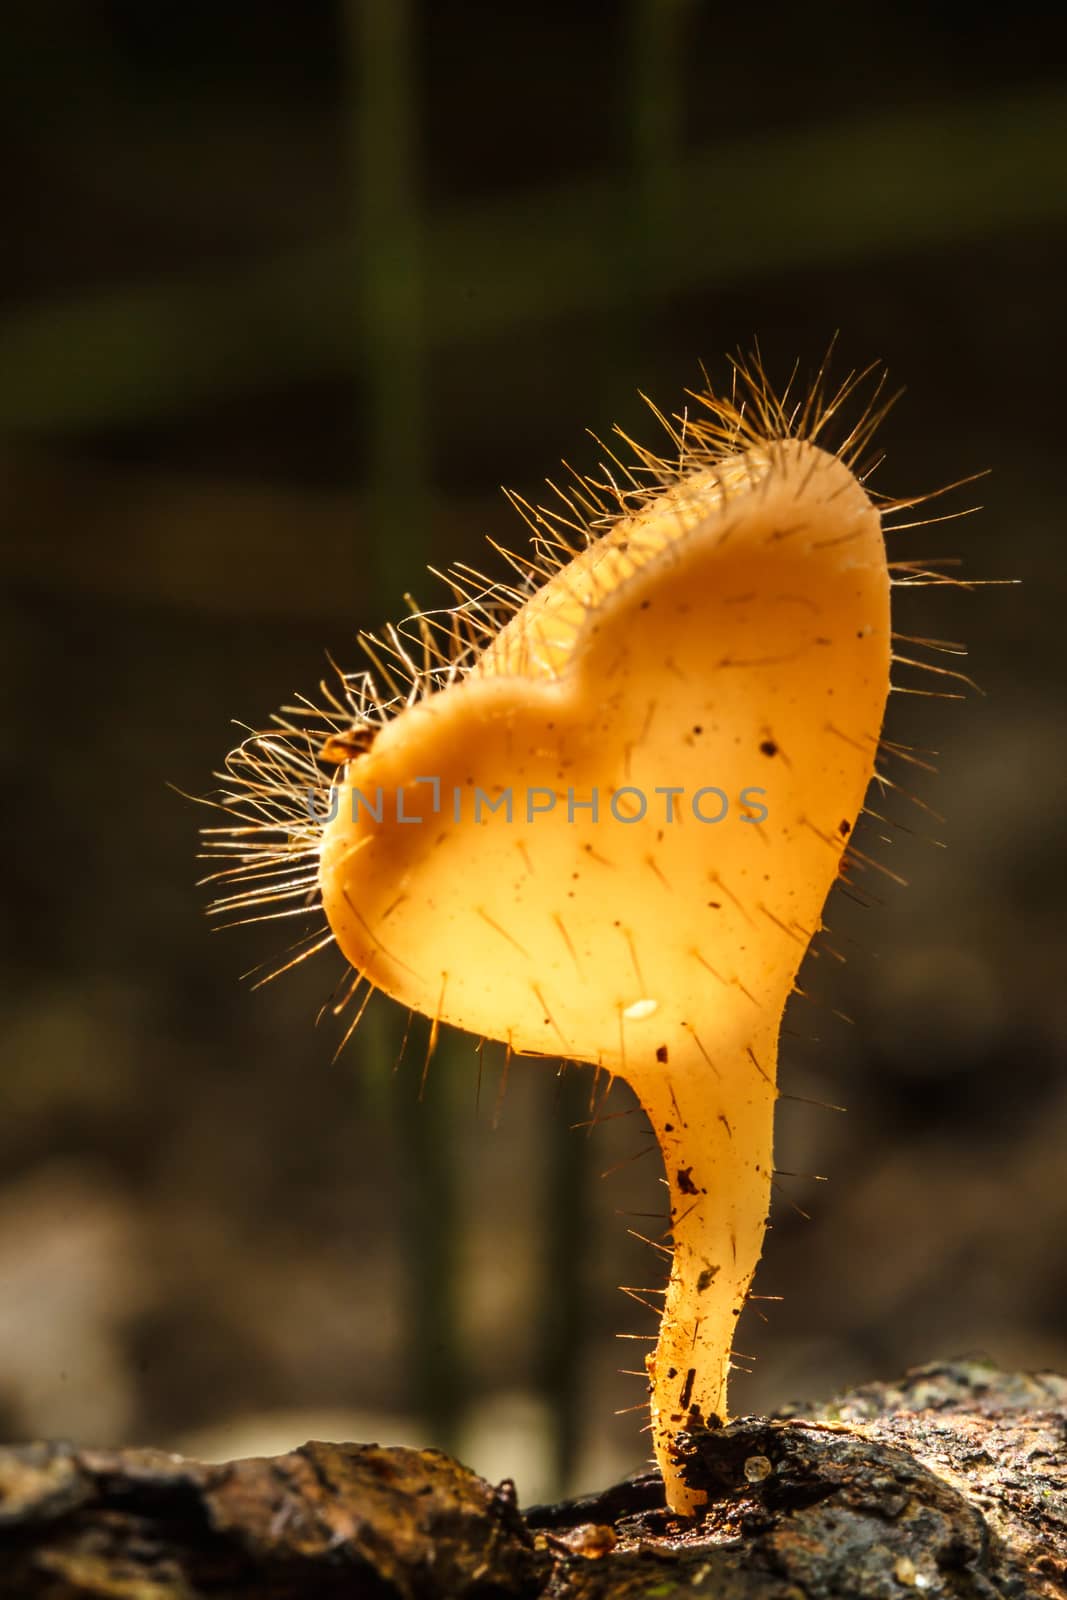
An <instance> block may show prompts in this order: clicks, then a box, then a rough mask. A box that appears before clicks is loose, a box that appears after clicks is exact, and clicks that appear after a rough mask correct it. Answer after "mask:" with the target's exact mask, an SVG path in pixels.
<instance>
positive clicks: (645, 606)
mask: <svg viewBox="0 0 1067 1600" xmlns="http://www.w3.org/2000/svg"><path fill="white" fill-rule="evenodd" d="M651 604H652V601H651V600H642V601H641V610H642V611H647V610H648V608H649V606H650V605H651Z"/></svg>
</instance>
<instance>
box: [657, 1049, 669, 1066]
mask: <svg viewBox="0 0 1067 1600" xmlns="http://www.w3.org/2000/svg"><path fill="white" fill-rule="evenodd" d="M656 1060H657V1061H658V1062H659V1063H660V1064H661V1066H664V1067H665V1066H666V1065H667V1046H666V1045H665V1044H660V1045H657V1046H656Z"/></svg>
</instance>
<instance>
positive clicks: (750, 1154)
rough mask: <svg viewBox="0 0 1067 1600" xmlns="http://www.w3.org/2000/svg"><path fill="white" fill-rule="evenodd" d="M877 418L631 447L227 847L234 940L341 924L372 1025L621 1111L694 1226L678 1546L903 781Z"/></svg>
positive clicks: (670, 1484)
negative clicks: (629, 1101) (885, 747)
mask: <svg viewBox="0 0 1067 1600" xmlns="http://www.w3.org/2000/svg"><path fill="white" fill-rule="evenodd" d="M880 387H881V386H880V384H879V385H878V387H877V389H876V391H875V397H874V399H872V401H871V403H870V404H869V405H868V406H867V407H866V409H864V410H863V413H862V415H861V416H860V418H859V420H858V421H857V422H856V424H855V426H854V427H853V428H852V429H851V431H850V432H849V434H848V437H847V438H846V439H845V441H844V443H843V444H842V445H840V446H839V447H838V448H837V449H836V450H835V451H831V450H830V449H829V448H828V447H827V446H826V444H825V435H826V434H827V433H828V432H829V431H830V428H831V424H833V423H836V421H837V419H838V418H839V416H840V415H841V412H842V407H843V405H844V403H845V401H846V400H848V399H849V397H850V396H851V395H852V394H853V392H854V389H855V383H854V382H853V381H851V380H850V381H849V382H847V383H846V384H845V385H843V386H842V387H841V388H840V389H838V391H837V392H836V393H835V394H833V395H826V393H825V392H824V387H823V382H822V374H820V377H819V380H818V381H817V382H816V384H815V386H814V389H813V390H812V392H811V393H810V395H809V396H808V398H807V400H806V401H805V402H804V403H802V404H799V405H796V406H791V405H790V403H789V402H788V400H787V398H786V397H784V396H783V397H780V398H776V397H775V395H774V394H773V392H772V391H771V390H770V388H769V386H768V385H767V383H766V381H765V379H764V377H763V373H762V368H761V367H760V366H759V364H758V363H756V364H755V365H754V366H746V365H744V364H740V363H739V364H738V365H737V366H736V368H735V382H734V385H733V389H732V392H731V395H730V396H729V398H720V397H715V396H714V395H712V394H711V393H701V394H698V395H695V396H694V397H693V399H694V400H695V401H696V402H697V407H698V410H697V412H696V414H695V415H694V414H692V413H688V414H687V415H685V416H684V417H682V418H679V419H677V422H676V423H670V422H667V421H665V419H663V418H660V421H661V422H663V424H664V426H665V427H666V429H667V432H668V435H669V437H670V441H671V455H670V457H669V458H667V459H662V458H660V457H658V456H655V455H653V454H651V453H650V452H648V451H646V450H644V449H642V448H640V447H638V446H636V445H633V444H632V442H631V441H629V440H627V441H626V444H627V445H628V447H629V448H630V449H631V450H632V452H633V465H632V468H631V469H623V470H625V471H627V477H626V482H625V485H624V486H618V485H617V483H616V481H615V477H614V476H613V471H614V469H612V470H611V471H608V472H607V483H606V484H596V483H593V482H591V481H587V480H582V479H578V480H577V483H576V487H575V489H574V490H573V492H572V493H571V494H570V495H569V496H565V497H564V498H565V500H566V505H565V507H564V510H563V512H562V513H561V514H555V513H551V512H548V511H544V510H542V509H538V510H532V509H531V508H529V507H525V508H524V510H525V512H526V514H527V517H528V520H529V521H530V523H531V526H532V527H533V530H534V534H535V539H534V546H533V553H532V555H531V556H529V557H520V556H516V557H511V558H509V559H510V560H511V564H512V566H513V568H514V569H515V570H516V571H517V572H518V573H519V575H520V582H519V584H518V585H516V586H515V587H514V588H508V587H506V586H502V585H499V584H497V585H488V583H487V580H481V579H480V578H479V575H477V574H474V575H473V578H474V581H475V587H473V588H472V587H471V583H470V580H468V578H467V576H466V569H465V570H464V573H462V574H453V575H452V576H451V578H450V582H451V584H452V588H453V596H454V601H455V603H454V605H452V606H451V607H449V608H448V609H447V610H446V611H442V612H437V613H435V612H428V613H417V612H416V613H414V614H413V616H412V617H411V618H409V619H408V620H407V622H406V623H405V624H404V625H402V626H401V627H398V628H389V629H388V630H386V633H385V636H384V638H382V639H370V638H368V639H366V640H365V641H364V642H365V646H366V649H367V651H368V654H369V655H370V657H371V660H372V662H373V664H374V669H373V671H372V672H366V673H361V674H359V675H357V676H353V677H343V678H342V680H341V682H342V692H341V693H340V694H337V693H335V692H333V691H331V690H330V689H329V688H328V686H324V690H325V693H326V697H327V698H326V705H325V708H324V709H322V710H321V711H319V710H317V709H315V708H312V707H311V706H310V705H308V706H306V707H303V708H300V714H299V716H297V715H295V714H294V713H292V712H290V713H288V714H284V715H282V716H281V717H279V718H278V719H276V720H277V722H278V731H276V732H272V733H270V734H264V735H256V736H254V737H253V738H251V739H250V740H248V741H246V743H245V744H244V745H242V746H241V747H240V748H239V749H238V750H237V751H235V752H234V754H233V756H231V758H230V760H229V762H228V765H227V773H226V776H227V777H228V778H229V780H230V788H229V793H228V796H227V797H226V799H225V800H224V803H225V804H226V805H227V806H228V807H230V808H231V810H232V809H236V812H237V825H236V826H232V827H227V828H225V829H220V830H215V833H216V837H215V840H214V843H215V844H217V845H218V846H221V847H223V848H227V849H230V850H231V851H236V852H237V861H236V865H235V866H232V867H230V868H229V869H228V873H229V876H231V877H232V878H234V879H236V880H237V883H236V886H235V887H234V886H233V885H231V889H232V891H233V892H230V893H228V894H227V895H226V896H225V898H224V899H223V900H222V901H221V902H220V905H221V906H223V907H224V908H226V909H229V910H233V909H235V908H236V909H238V910H239V911H241V912H242V913H243V912H245V911H248V912H249V914H250V915H255V914H258V912H259V909H260V908H261V907H264V906H265V907H266V908H267V914H275V915H290V914H301V913H303V912H305V911H306V910H307V909H308V907H309V905H311V906H317V905H319V904H321V907H322V909H323V910H324V912H325V916H326V920H327V928H326V930H325V931H322V930H320V931H319V932H317V933H315V934H313V935H311V936H309V938H308V940H307V941H306V942H305V943H304V944H303V945H302V946H300V947H299V948H298V950H297V953H296V954H295V955H294V956H293V957H292V959H291V960H290V961H287V963H286V965H291V964H292V963H293V962H294V961H298V960H302V959H303V958H304V956H305V955H307V954H310V953H312V951H314V950H317V949H319V948H321V947H322V946H323V945H325V944H328V943H330V942H332V941H335V942H336V944H337V945H338V946H339V948H340V950H341V952H342V953H343V955H344V956H345V958H346V959H347V961H348V962H349V963H350V965H351V967H352V969H354V970H353V974H352V976H351V979H350V986H349V991H348V996H346V998H348V997H349V996H351V995H352V994H353V993H355V992H356V991H357V990H359V989H360V986H361V985H363V984H365V985H366V989H365V991H361V992H362V993H364V994H365V996H369V994H370V993H371V992H372V991H373V990H374V989H380V990H383V991H384V992H385V993H386V994H389V995H391V996H393V997H394V998H395V999H396V1000H399V1001H400V1002H401V1003H402V1004H403V1005H405V1006H407V1007H409V1008H410V1009H411V1010H413V1011H417V1012H421V1013H423V1014H424V1015H425V1016H427V1017H429V1018H430V1019H432V1037H436V1030H437V1027H438V1025H439V1024H440V1023H442V1022H447V1023H451V1024H452V1025H454V1026H455V1027H457V1028H461V1029H466V1030H468V1031H469V1032H470V1033H472V1034H475V1035H478V1036H480V1037H482V1038H492V1039H497V1040H502V1041H504V1042H505V1043H506V1045H507V1046H508V1048H509V1050H510V1051H514V1052H515V1053H517V1054H532V1055H545V1056H551V1057H554V1058H559V1057H562V1058H564V1059H566V1060H569V1061H579V1062H589V1063H593V1064H594V1065H595V1066H597V1067H599V1068H601V1069H603V1070H605V1071H606V1072H608V1073H610V1074H612V1075H614V1076H618V1077H621V1078H624V1079H625V1080H626V1081H627V1082H628V1083H629V1084H630V1085H631V1087H632V1088H633V1090H634V1092H635V1093H636V1095H637V1097H638V1099H639V1100H640V1103H641V1105H642V1106H643V1108H644V1110H645V1112H646V1114H647V1116H648V1119H649V1121H650V1123H651V1125H652V1128H653V1130H654V1132H655V1136H656V1138H657V1140H658V1142H659V1146H660V1149H661V1151H662V1155H663V1161H664V1166H665V1170H666V1176H667V1181H668V1185H669V1193H670V1232H671V1237H672V1240H673V1253H672V1258H671V1267H670V1277H669V1283H668V1286H667V1289H666V1293H665V1302H664V1307H663V1313H662V1321H661V1325H660V1330H659V1337H658V1342H657V1344H656V1347H655V1350H654V1352H653V1353H652V1355H651V1356H650V1357H649V1358H648V1361H647V1370H648V1378H649V1392H650V1407H651V1423H652V1438H653V1444H654V1448H655V1453H656V1458H657V1460H658V1462H659V1465H660V1467H661V1469H662V1473H663V1479H664V1483H665V1487H666V1495H667V1502H668V1504H669V1506H670V1507H671V1508H672V1509H673V1510H675V1511H678V1512H693V1511H694V1510H696V1509H697V1508H698V1506H699V1504H700V1502H701V1500H702V1496H700V1495H698V1494H696V1493H694V1492H693V1491H691V1490H690V1489H689V1488H688V1487H687V1485H686V1483H685V1481H684V1478H683V1475H682V1471H681V1466H680V1463H679V1459H678V1454H677V1449H676V1445H677V1440H678V1436H679V1434H680V1433H682V1432H683V1431H684V1430H691V1429H693V1428H695V1427H699V1426H701V1425H708V1424H711V1423H713V1422H714V1420H715V1419H722V1418H725V1416H726V1408H727V1377H728V1373H729V1371H730V1365H731V1362H730V1356H731V1349H732V1347H733V1343H734V1332H735V1327H736V1323H737V1319H738V1317H739V1315H740V1313H741V1311H742V1309H743V1307H744V1305H745V1302H746V1298H747V1296H748V1293H749V1288H750V1285H751V1282H752V1277H753V1274H754V1272H755V1269H756V1265H757V1262H758V1260H759V1256H760V1251H761V1248H762V1243H763V1234H764V1227H765V1224H766V1219H767V1212H768V1206H769V1198H770V1185H771V1173H772V1136H773V1121H774V1107H775V1099H776V1094H777V1091H776V1068H777V1051H778V1033H779V1028H780V1024H781V1020H782V1013H783V1010H784V1008H785V1005H786V1001H787V1000H788V998H789V995H790V993H791V991H792V990H793V988H794V980H795V977H796V974H797V969H798V967H799V965H800V962H801V960H802V958H803V956H804V954H805V952H806V950H807V948H808V945H809V943H810V941H811V939H812V937H813V936H814V934H815V933H816V932H817V931H818V929H819V928H820V925H821V914H822V910H823V905H824V902H825V900H826V897H827V894H828V892H829V890H830V889H831V887H832V886H833V884H834V881H835V879H836V878H837V877H838V876H839V875H840V874H841V873H842V872H843V871H844V868H845V865H846V864H847V852H848V850H849V840H850V835H851V832H852V829H853V826H854V824H855V823H856V820H857V817H858V815H859V813H860V811H861V809H862V807H863V804H864V796H865V793H866V790H867V787H868V784H869V782H870V780H871V777H872V775H873V773H874V763H875V757H876V754H877V753H878V750H879V741H880V735H881V729H882V719H883V713H884V710H885V706H886V697H887V694H888V692H889V686H890V685H889V674H890V663H891V659H892V644H891V635H890V616H889V595H890V573H889V569H888V566H887V560H886V552H885V545H884V540H883V531H882V517H883V514H884V513H885V512H886V511H887V510H890V509H894V508H896V507H899V506H900V505H902V504H905V503H914V502H899V501H898V502H890V501H887V500H882V499H878V500H876V499H874V498H872V496H871V494H869V493H868V491H867V490H866V489H865V488H864V483H863V478H862V476H858V475H857V473H858V471H859V469H858V465H857V463H858V458H859V457H860V456H861V454H862V453H863V451H864V450H865V449H866V447H867V445H868V443H869V440H870V436H871V434H872V432H873V429H874V426H875V424H876V422H877V420H878V417H879V415H880V412H879V411H878V408H877V405H876V400H877V394H878V391H879V390H880ZM786 393H787V395H788V390H787V391H786ZM613 459H614V458H613ZM317 718H318V719H321V720H316V719H317ZM327 773H328V774H329V776H327V775H326V774H327ZM312 797H316V803H314V804H312V803H311V799H312ZM231 859H232V858H231ZM286 902H289V904H286ZM282 970H284V968H283V969H282ZM360 1009H362V1007H360ZM353 1025H354V1024H353ZM346 1037H347V1035H346Z"/></svg>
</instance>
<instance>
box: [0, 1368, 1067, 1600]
mask: <svg viewBox="0 0 1067 1600" xmlns="http://www.w3.org/2000/svg"><path fill="white" fill-rule="evenodd" d="M1065 1422H1067V1380H1065V1379H1063V1378H1060V1377H1056V1376H1054V1375H1051V1374H1041V1375H1038V1376H1027V1375H1010V1374H1004V1373H1000V1372H997V1371H995V1370H994V1369H992V1368H991V1367H988V1366H984V1365H980V1364H975V1363H954V1364H945V1365H934V1366H930V1367H925V1368H921V1369H919V1370H918V1371H916V1372H913V1373H911V1374H909V1375H908V1377H907V1378H906V1379H905V1380H904V1381H903V1382H902V1383H900V1384H897V1385H872V1386H870V1387H869V1388H866V1389H860V1390H856V1391H854V1392H853V1393H851V1394H849V1395H847V1396H845V1397H843V1398H842V1399H840V1400H838V1401H836V1402H834V1403H833V1404H831V1405H830V1406H827V1407H823V1408H821V1409H816V1408H811V1409H810V1410H808V1409H805V1410H803V1411H801V1410H799V1409H798V1410H797V1411H796V1412H795V1413H794V1414H792V1415H790V1416H788V1417H778V1418H773V1419H766V1418H753V1417H743V1418H739V1419H738V1420H737V1421H735V1422H732V1423H730V1424H729V1425H728V1426H727V1427H725V1428H722V1429H718V1430H715V1431H712V1432H705V1433H701V1434H697V1435H691V1436H689V1437H688V1439H687V1441H686V1444H685V1452H686V1471H687V1474H688V1476H689V1479H690V1481H691V1483H692V1485H693V1486H694V1487H695V1488H699V1489H703V1490H706V1491H707V1492H708V1498H709V1504H708V1510H707V1513H706V1515H705V1516H704V1518H703V1519H702V1520H701V1521H699V1522H696V1521H693V1522H690V1523H687V1522H685V1521H683V1520H681V1519H679V1518H677V1517H673V1516H671V1515H670V1514H668V1513H667V1512H665V1511H664V1510H663V1508H662V1507H663V1500H662V1486H661V1484H660V1482H659V1480H658V1478H657V1477H656V1476H655V1475H653V1474H649V1475H647V1476H644V1477H639V1478H636V1479H632V1480H630V1481H628V1482H626V1483H622V1484H619V1485H617V1486H616V1487H615V1488H613V1489H610V1490H608V1491H606V1492H605V1493H603V1494H600V1495H596V1496H590V1497H586V1498H584V1499H581V1500H574V1501H569V1502H566V1503H564V1504H562V1505H558V1506H545V1507H539V1508H535V1509H533V1510H530V1511H528V1512H527V1513H526V1515H525V1516H523V1515H522V1514H521V1513H520V1512H519V1510H518V1508H517V1506H516V1504H515V1500H514V1495H513V1493H511V1492H510V1488H509V1486H508V1485H504V1486H502V1487H499V1488H494V1487H492V1486H491V1485H489V1484H487V1483H485V1482H483V1481H482V1479H480V1478H478V1477H476V1476H475V1475H474V1474H473V1473H471V1472H469V1471H467V1469H466V1468H464V1467H462V1466H460V1465H459V1464H458V1463H457V1462H454V1461H452V1460H450V1459H449V1458H448V1457H447V1456H444V1455H441V1454H440V1453H438V1452H436V1451H432V1450H426V1451H415V1450H403V1449H386V1448H382V1447H380V1446H378V1445H353V1444H346V1445H331V1444H308V1445H305V1446H303V1448H302V1449H300V1450H295V1451H293V1452H292V1453H291V1454H289V1455H286V1456H279V1457H277V1458H276V1459H273V1460H250V1461H234V1462H229V1463H226V1464H224V1465H205V1464H202V1463H198V1462H195V1461H188V1460H184V1459H183V1458H181V1457H175V1456H171V1455H166V1454H164V1453H162V1452H158V1451H149V1450H125V1451H115V1452H112V1451H99V1450H77V1449H74V1448H72V1447H71V1446H68V1445H62V1444H51V1445H46V1444H33V1445H26V1446H21V1447H15V1448H8V1449H5V1450H2V1451H0V1596H18V1597H20V1600H34V1597H38V1596H41V1597H47V1600H65V1597H68V1596H70V1597H87V1596H98V1597H115V1600H119V1597H123V1600H199V1597H201V1596H205V1597H206V1596H235V1597H236V1596H253V1595H255V1596H259V1597H264V1600H273V1597H279V1600H280V1597H296V1596H300V1597H301V1600H317V1597H319V1596H329V1597H333V1596H338V1597H340V1596H346V1597H352V1596H356V1597H362V1596H367V1597H368V1600H437V1597H441V1600H445V1597H449V1600H451V1597H480V1600H509V1597H516V1600H522V1597H529V1600H534V1597H537V1596H543V1597H545V1600H609V1597H610V1600H637V1597H643V1600H651V1597H653V1596H656V1597H662V1600H668V1597H672V1596H679V1597H680V1596H686V1595H694V1596H700V1595H707V1596H715V1597H721V1600H756V1597H759V1600H823V1597H826V1600H831V1597H837V1596H841V1597H848V1600H868V1597H870V1600H882V1597H886V1600H888V1597H900V1596H903V1595H905V1594H906V1593H907V1592H908V1591H909V1590H914V1591H916V1592H918V1593H920V1594H922V1593H926V1594H929V1595H932V1596H934V1595H936V1596H952V1597H961V1600H962V1597H968V1600H969V1597H974V1600H987V1597H1004V1600H1015V1597H1023V1600H1031V1597H1033V1600H1052V1597H1058V1596H1062V1595H1065V1594H1067V1493H1065V1489H1067V1448H1065V1445H1067V1441H1065Z"/></svg>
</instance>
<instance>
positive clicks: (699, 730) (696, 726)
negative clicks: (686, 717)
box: [693, 722, 704, 733]
mask: <svg viewBox="0 0 1067 1600" xmlns="http://www.w3.org/2000/svg"><path fill="white" fill-rule="evenodd" d="M693 732H694V733H703V732H704V729H703V728H702V727H701V725H700V723H699V722H697V723H695V724H694V726H693Z"/></svg>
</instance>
